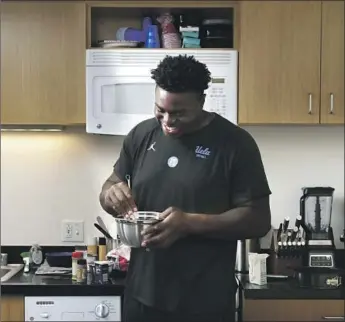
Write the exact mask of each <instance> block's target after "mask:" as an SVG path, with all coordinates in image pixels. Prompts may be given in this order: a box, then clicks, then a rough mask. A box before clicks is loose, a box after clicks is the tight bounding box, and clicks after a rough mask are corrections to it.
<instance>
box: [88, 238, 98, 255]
mask: <svg viewBox="0 0 345 322" xmlns="http://www.w3.org/2000/svg"><path fill="white" fill-rule="evenodd" d="M87 254H88V255H89V254H90V255H94V256H97V237H92V238H90V239H89V241H88V243H87Z"/></svg>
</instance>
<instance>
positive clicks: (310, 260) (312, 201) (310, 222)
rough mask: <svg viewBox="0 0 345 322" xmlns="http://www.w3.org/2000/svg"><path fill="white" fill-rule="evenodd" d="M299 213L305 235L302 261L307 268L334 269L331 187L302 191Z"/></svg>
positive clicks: (310, 188) (309, 188)
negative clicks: (304, 250)
mask: <svg viewBox="0 0 345 322" xmlns="http://www.w3.org/2000/svg"><path fill="white" fill-rule="evenodd" d="M302 191H303V195H302V197H301V198H300V212H301V217H302V224H301V225H302V227H303V229H304V231H305V235H306V246H307V247H306V249H307V251H306V255H305V258H304V260H303V262H304V265H305V266H308V267H328V268H333V267H335V263H334V249H335V245H334V237H333V230H332V227H331V215H332V203H333V192H334V188H332V187H306V188H303V189H302Z"/></svg>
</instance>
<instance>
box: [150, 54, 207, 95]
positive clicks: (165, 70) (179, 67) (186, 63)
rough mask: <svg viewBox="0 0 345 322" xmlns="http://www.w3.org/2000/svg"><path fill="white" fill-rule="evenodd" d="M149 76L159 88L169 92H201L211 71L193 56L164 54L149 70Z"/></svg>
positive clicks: (204, 88) (205, 86)
mask: <svg viewBox="0 0 345 322" xmlns="http://www.w3.org/2000/svg"><path fill="white" fill-rule="evenodd" d="M151 78H152V79H153V80H154V81H155V82H156V84H157V85H158V86H159V87H160V88H162V89H164V90H165V91H167V92H170V93H186V92H195V93H201V94H203V93H204V91H205V90H206V89H207V88H208V84H209V83H210V81H211V73H210V71H209V70H208V69H207V67H206V65H205V64H203V63H201V62H199V61H197V60H196V59H195V58H194V56H187V55H179V56H174V57H172V56H166V57H165V58H164V59H163V60H162V61H161V62H160V63H159V64H158V66H157V68H156V69H153V70H152V71H151Z"/></svg>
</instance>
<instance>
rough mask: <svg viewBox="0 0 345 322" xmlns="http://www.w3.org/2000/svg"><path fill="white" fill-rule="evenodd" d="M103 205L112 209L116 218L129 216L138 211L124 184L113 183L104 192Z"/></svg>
mask: <svg viewBox="0 0 345 322" xmlns="http://www.w3.org/2000/svg"><path fill="white" fill-rule="evenodd" d="M104 203H105V206H106V207H107V208H110V209H113V210H114V211H115V212H116V214H117V215H118V216H126V215H131V214H132V213H133V212H135V211H138V209H137V206H136V204H135V202H134V199H133V196H132V192H131V190H130V189H129V187H128V186H127V184H126V183H124V182H119V183H115V184H113V185H112V186H110V187H109V188H108V189H107V190H106V191H105V193H104Z"/></svg>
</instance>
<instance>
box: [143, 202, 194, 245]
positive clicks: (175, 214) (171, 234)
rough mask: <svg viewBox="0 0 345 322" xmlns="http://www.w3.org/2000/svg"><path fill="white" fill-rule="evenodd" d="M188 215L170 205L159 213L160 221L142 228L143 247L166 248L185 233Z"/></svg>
mask: <svg viewBox="0 0 345 322" xmlns="http://www.w3.org/2000/svg"><path fill="white" fill-rule="evenodd" d="M189 218H190V215H189V214H187V213H185V212H183V211H181V210H180V209H177V208H174V207H170V208H168V209H167V210H165V211H163V212H162V213H161V214H160V219H161V220H162V221H161V222H159V223H157V224H155V225H152V226H150V227H148V228H146V229H144V230H143V232H142V235H143V237H144V241H143V243H142V246H143V247H148V248H151V247H152V248H155V247H159V248H166V247H169V246H170V245H172V244H173V243H174V242H175V241H176V240H178V239H180V238H183V237H185V236H186V235H187V227H188V224H187V223H188V220H189Z"/></svg>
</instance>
